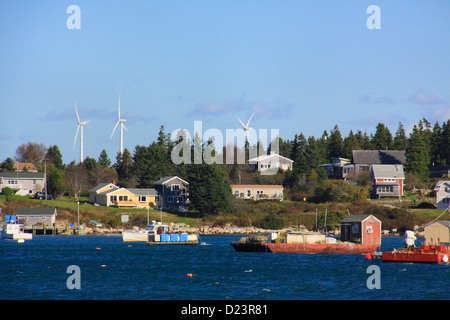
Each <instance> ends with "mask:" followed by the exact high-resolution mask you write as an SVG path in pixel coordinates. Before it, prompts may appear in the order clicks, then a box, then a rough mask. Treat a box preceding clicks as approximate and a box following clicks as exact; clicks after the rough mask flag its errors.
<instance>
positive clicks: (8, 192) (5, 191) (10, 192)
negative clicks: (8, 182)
mask: <svg viewBox="0 0 450 320" xmlns="http://www.w3.org/2000/svg"><path fill="white" fill-rule="evenodd" d="M2 194H4V195H6V196H12V195H13V194H14V190H13V189H11V188H10V187H5V188H3V190H2Z"/></svg>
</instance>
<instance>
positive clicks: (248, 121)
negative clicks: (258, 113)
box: [247, 112, 255, 127]
mask: <svg viewBox="0 0 450 320" xmlns="http://www.w3.org/2000/svg"><path fill="white" fill-rule="evenodd" d="M254 115H255V113H254V112H253V114H252V116H251V117H250V119H248V122H247V127H248V125H249V124H250V120H252V118H253V116H254Z"/></svg>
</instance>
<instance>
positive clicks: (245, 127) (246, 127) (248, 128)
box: [237, 113, 255, 142]
mask: <svg viewBox="0 0 450 320" xmlns="http://www.w3.org/2000/svg"><path fill="white" fill-rule="evenodd" d="M254 115H255V113H253V114H252V116H251V117H250V119H248V122H247V125H245V124H244V123H243V122H242V121H241V119H239V117H237V119H238V120H239V122H240V123H241V124H242V127H244V133H245V135H246V137H247V142H249V141H248V131H249V130H253V128H250V127H249V124H250V120H252V118H253V116H254Z"/></svg>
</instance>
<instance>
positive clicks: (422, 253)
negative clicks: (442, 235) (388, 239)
mask: <svg viewBox="0 0 450 320" xmlns="http://www.w3.org/2000/svg"><path fill="white" fill-rule="evenodd" d="M449 255H450V245H421V246H419V247H418V248H412V247H408V248H401V249H394V250H393V251H391V252H382V253H381V259H382V260H383V262H421V263H446V262H448V260H449Z"/></svg>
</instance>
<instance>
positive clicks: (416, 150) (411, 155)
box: [406, 125, 430, 179]
mask: <svg viewBox="0 0 450 320" xmlns="http://www.w3.org/2000/svg"><path fill="white" fill-rule="evenodd" d="M429 163H430V158H429V156H428V152H427V146H426V142H425V139H424V137H423V134H422V131H421V130H420V129H419V127H418V126H417V125H414V127H413V132H412V133H411V135H410V137H409V144H408V149H407V150H406V169H407V170H408V172H411V173H415V174H417V175H418V176H419V177H421V178H422V179H426V178H428V172H429V170H428V165H429Z"/></svg>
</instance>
